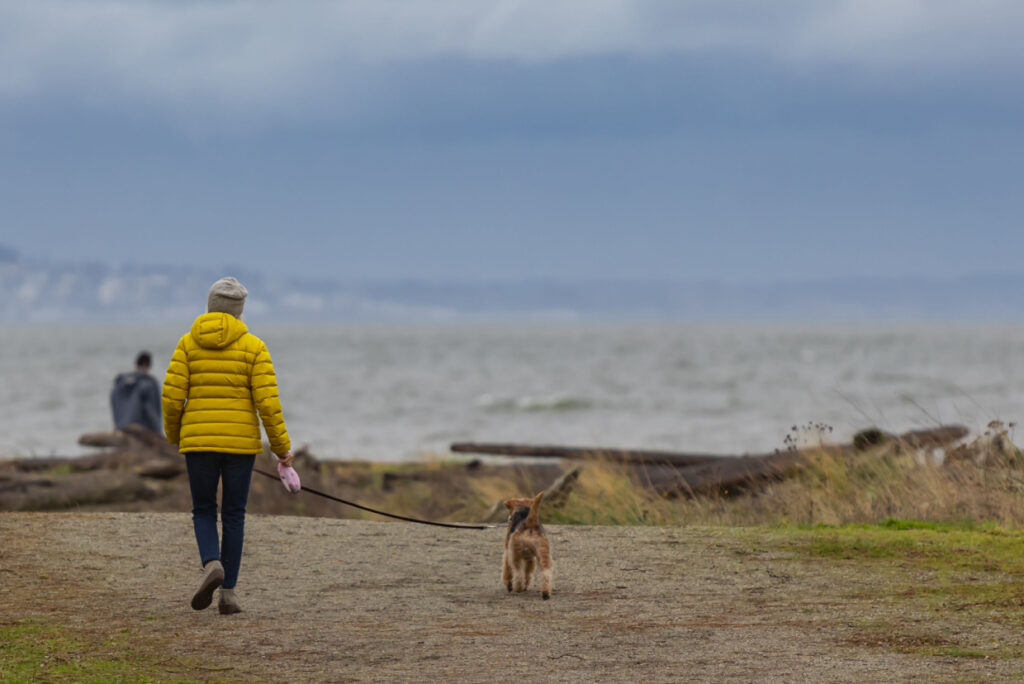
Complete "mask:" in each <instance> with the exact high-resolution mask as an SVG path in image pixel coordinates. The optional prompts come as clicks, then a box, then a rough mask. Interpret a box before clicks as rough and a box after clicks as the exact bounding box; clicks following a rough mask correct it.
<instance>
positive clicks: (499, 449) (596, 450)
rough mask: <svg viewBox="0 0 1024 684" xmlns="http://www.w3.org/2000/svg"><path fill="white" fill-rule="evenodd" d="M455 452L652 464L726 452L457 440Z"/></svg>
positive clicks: (695, 461)
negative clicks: (708, 452) (697, 452)
mask: <svg viewBox="0 0 1024 684" xmlns="http://www.w3.org/2000/svg"><path fill="white" fill-rule="evenodd" d="M449 448H450V450H451V451H452V452H455V453H464V454H490V455H493V456H524V457H533V458H564V459H570V460H594V461H611V462H613V463H649V464H652V465H671V466H690V465H696V464H698V463H707V462H708V461H714V460H717V459H720V458H723V457H722V456H712V455H710V454H683V453H678V452H673V451H656V450H648V449H606V448H603V447H564V446H552V445H530V444H498V443H493V442H479V443H478V442H456V443H455V444H452V445H451V447H449Z"/></svg>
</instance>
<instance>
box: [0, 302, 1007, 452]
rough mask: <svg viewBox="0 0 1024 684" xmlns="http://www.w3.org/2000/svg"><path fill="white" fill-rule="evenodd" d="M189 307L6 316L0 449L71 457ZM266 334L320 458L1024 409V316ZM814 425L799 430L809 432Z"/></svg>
mask: <svg viewBox="0 0 1024 684" xmlns="http://www.w3.org/2000/svg"><path fill="white" fill-rule="evenodd" d="M190 323H191V321H186V322H183V323H182V325H181V326H179V327H168V326H158V327H154V326H136V327H128V326H114V327H111V326H99V325H96V326H55V325H7V326H0V378H2V382H0V421H2V428H3V435H4V439H3V441H2V443H0V456H4V457H9V456H15V455H38V456H48V455H76V454H79V453H83V452H86V451H87V450H86V449H83V448H80V447H78V446H77V439H78V436H79V435H80V434H81V433H83V432H90V431H96V430H104V429H108V428H110V427H111V418H110V410H109V399H108V396H109V391H110V385H111V381H112V379H113V377H114V375H116V374H117V373H118V372H121V371H125V370H129V369H130V367H131V365H132V362H133V359H134V356H135V353H136V352H137V351H138V350H139V349H143V348H145V349H148V350H150V351H151V352H152V353H153V355H154V372H155V374H156V375H157V376H158V377H159V378H160V379H162V376H163V372H164V370H165V369H166V364H167V361H168V359H169V356H170V353H171V351H172V350H173V348H174V346H175V344H176V342H177V340H178V338H179V337H180V335H181V334H182V333H183V332H185V330H187V328H188V326H189V325H190ZM250 326H251V329H252V331H253V332H254V333H255V334H257V335H259V336H260V337H262V338H263V339H264V341H266V343H267V345H268V347H269V348H270V351H271V355H272V356H273V358H274V362H275V365H276V368H277V373H278V378H279V382H280V388H281V396H282V401H283V405H284V411H285V418H286V420H287V423H288V428H289V431H290V433H291V435H292V439H293V442H294V443H295V444H296V445H298V444H309V445H310V447H311V449H312V450H313V452H314V453H315V454H316V455H317V456H319V457H321V458H326V459H369V460H378V461H397V460H406V459H411V458H417V457H419V456H421V455H424V454H433V453H439V452H444V451H445V450H446V448H447V446H448V445H449V444H450V443H451V442H454V441H461V440H475V441H511V442H526V443H556V444H568V445H602V446H618V447H645V448H662V449H673V450H680V451H691V452H712V453H724V454H739V453H744V452H748V453H754V452H766V451H771V450H773V449H775V448H781V447H783V446H784V440H785V438H786V436H787V435H788V434H789V433H790V430H791V428H792V426H794V425H798V426H802V425H806V424H807V423H822V424H825V425H828V426H830V427H831V428H832V432H831V434H830V435H829V437H830V439H831V440H832V441H844V440H847V439H848V438H849V437H850V436H851V435H852V434H853V432H854V431H855V430H857V429H860V428H863V427H867V426H879V427H882V428H885V429H888V430H892V431H902V430H907V429H914V428H921V427H928V426H933V425H936V424H938V423H950V422H956V423H963V424H966V425H968V426H969V427H971V428H972V429H983V428H984V425H985V424H987V423H988V422H989V421H990V420H993V419H1000V420H1003V421H1006V422H1010V421H1016V420H1018V419H1020V418H1024V326H1020V325H994V324H993V325H979V324H962V325H961V324H939V323H935V324H913V325H911V324H906V325H883V324H871V325H854V324H850V325H834V324H828V325H826V324H820V325H811V324H724V323H723V324H681V323H680V324H658V323H642V324H625V323H623V324H540V323H530V324H458V325H456V324H452V325H409V326H385V325H378V326H369V325H360V326H336V327H320V326H309V325H305V326H300V327H286V326H282V325H272V324H260V323H258V322H255V323H253V322H250ZM816 434H817V433H816V431H813V430H812V431H810V432H807V431H802V433H801V436H802V437H804V438H811V439H813V438H814V436H815V435H816Z"/></svg>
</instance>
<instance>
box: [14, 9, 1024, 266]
mask: <svg viewBox="0 0 1024 684" xmlns="http://www.w3.org/2000/svg"><path fill="white" fill-rule="evenodd" d="M1021 35H1024V3H1022V2H1020V1H1019V0H971V1H970V2H964V1H962V0H917V1H915V0H850V1H848V2H847V1H838V0H837V1H833V2H829V1H827V0H807V1H801V0H793V1H790V2H785V1H779V2H764V1H763V0H736V1H728V0H706V1H686V0H666V1H665V2H644V1H642V0H629V1H614V0H565V1H562V2H557V1H556V2H552V1H551V0H544V1H540V0H537V1H534V0H517V1H513V0H488V1H486V2H480V1H479V0H465V1H455V0H425V1H414V2H392V1H387V0H367V1H365V2H335V1H332V2H326V1H324V2H281V1H269V0H262V1H261V0H252V1H248V2H236V1H229V0H221V1H217V2H204V1H198V0H193V1H183V0H167V1H164V2H160V1H153V0H150V1H146V0H125V1H121V0H107V1H102V2H101V1H95V2H93V1H88V0H69V1H61V0H31V1H30V2H25V1H21V0H16V1H7V0H0V244H6V245H9V246H11V247H14V248H15V249H17V250H18V251H19V252H21V253H22V255H23V256H25V257H30V258H40V259H51V260H55V261H61V260H83V259H88V260H93V261H105V262H110V263H123V262H130V261H140V262H152V263H172V264H173V263H188V264H194V265H204V266H215V267H219V266H222V265H231V264H244V265H245V266H246V267H248V268H254V269H266V270H273V271H282V270H283V271H293V272H296V273H303V274H307V275H309V274H312V275H325V276H334V277H356V278H394V277H428V278H457V279H463V278H479V277H492V278H501V279H507V278H534V277H558V278H586V277H595V276H610V277H615V278H649V277H654V278H674V279H681V280H690V279H702V280H706V279H713V280H721V281H727V282H735V281H762V280H778V279H802V278H818V277H829V276H851V275H852V276H856V275H866V276H874V275H881V276H903V275H919V274H920V275H929V276H935V275H945V274H951V275H957V274H967V273H1024V229H1022V221H1021V217H1022V216H1024V87H1022V84H1024V41H1022V40H1021V39H1020V36H1021Z"/></svg>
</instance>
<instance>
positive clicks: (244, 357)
mask: <svg viewBox="0 0 1024 684" xmlns="http://www.w3.org/2000/svg"><path fill="white" fill-rule="evenodd" d="M248 294H249V293H248V291H247V290H246V289H245V287H244V286H243V285H242V284H241V283H239V282H238V281H237V280H235V279H234V278H221V279H220V280H218V281H217V282H215V283H214V284H213V286H212V287H211V288H210V292H209V296H208V297H207V307H206V313H205V314H203V315H202V316H200V317H199V318H197V319H196V320H195V323H193V324H192V329H191V330H190V331H189V332H188V333H186V334H185V335H184V336H183V337H182V338H181V340H179V341H178V346H177V347H176V348H175V350H174V354H173V355H172V356H171V363H170V366H169V367H168V368H167V376H166V377H165V378H164V387H163V393H162V399H161V405H162V408H163V414H164V433H165V434H166V435H167V441H169V442H170V443H171V444H174V445H176V446H177V447H178V451H180V452H181V453H182V454H184V455H185V460H186V464H187V467H188V481H189V487H190V489H191V491H192V524H193V527H194V528H195V534H196V543H197V544H198V545H199V556H200V560H201V561H202V563H203V580H202V582H201V584H200V586H199V589H198V590H197V591H196V593H195V594H194V595H193V597H192V607H193V608H194V609H196V610H202V609H204V608H206V607H207V606H209V605H210V604H211V603H212V602H213V593H214V591H215V590H216V589H217V588H218V587H220V601H219V602H218V603H219V608H220V612H221V613H224V614H231V613H237V612H238V611H239V610H241V609H240V608H239V606H238V599H237V597H236V596H235V592H234V588H235V583H236V581H237V580H238V570H239V567H240V565H241V561H242V541H243V538H244V534H245V506H246V502H247V501H248V498H249V480H250V479H251V477H252V469H253V466H254V464H255V460H256V455H257V454H259V453H262V451H263V443H262V441H261V440H260V422H261V421H262V423H263V428H264V430H266V433H267V439H268V440H269V442H270V449H271V451H273V452H274V454H275V455H276V456H277V458H278V459H279V460H280V461H281V463H282V464H284V465H285V466H290V465H291V463H292V452H291V445H290V442H289V440H288V430H287V429H286V427H285V424H284V417H283V415H282V414H281V400H280V399H279V397H278V393H277V379H276V377H275V375H274V364H273V362H272V361H271V360H270V354H269V352H267V346H266V345H265V344H263V341H262V340H260V339H259V338H258V337H256V336H255V335H252V334H250V333H249V330H248V328H247V327H246V325H245V323H243V322H242V320H241V315H242V308H243V306H244V305H245V298H246V296H247V295H248ZM219 482H220V483H222V484H223V491H222V495H221V524H222V526H223V541H222V542H218V538H217V485H218V483H219Z"/></svg>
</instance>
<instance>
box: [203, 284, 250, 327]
mask: <svg viewBox="0 0 1024 684" xmlns="http://www.w3.org/2000/svg"><path fill="white" fill-rule="evenodd" d="M248 294H249V291H248V290H246V289H245V285H242V283H240V282H238V281H237V280H235V279H234V278H221V279H220V280H218V281H217V282H215V283H214V284H213V285H212V286H210V294H209V295H207V297H206V311H207V313H215V312H221V313H227V314H231V315H232V316H234V317H235V318H240V317H241V315H242V307H243V306H245V298H246V296H247V295H248Z"/></svg>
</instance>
